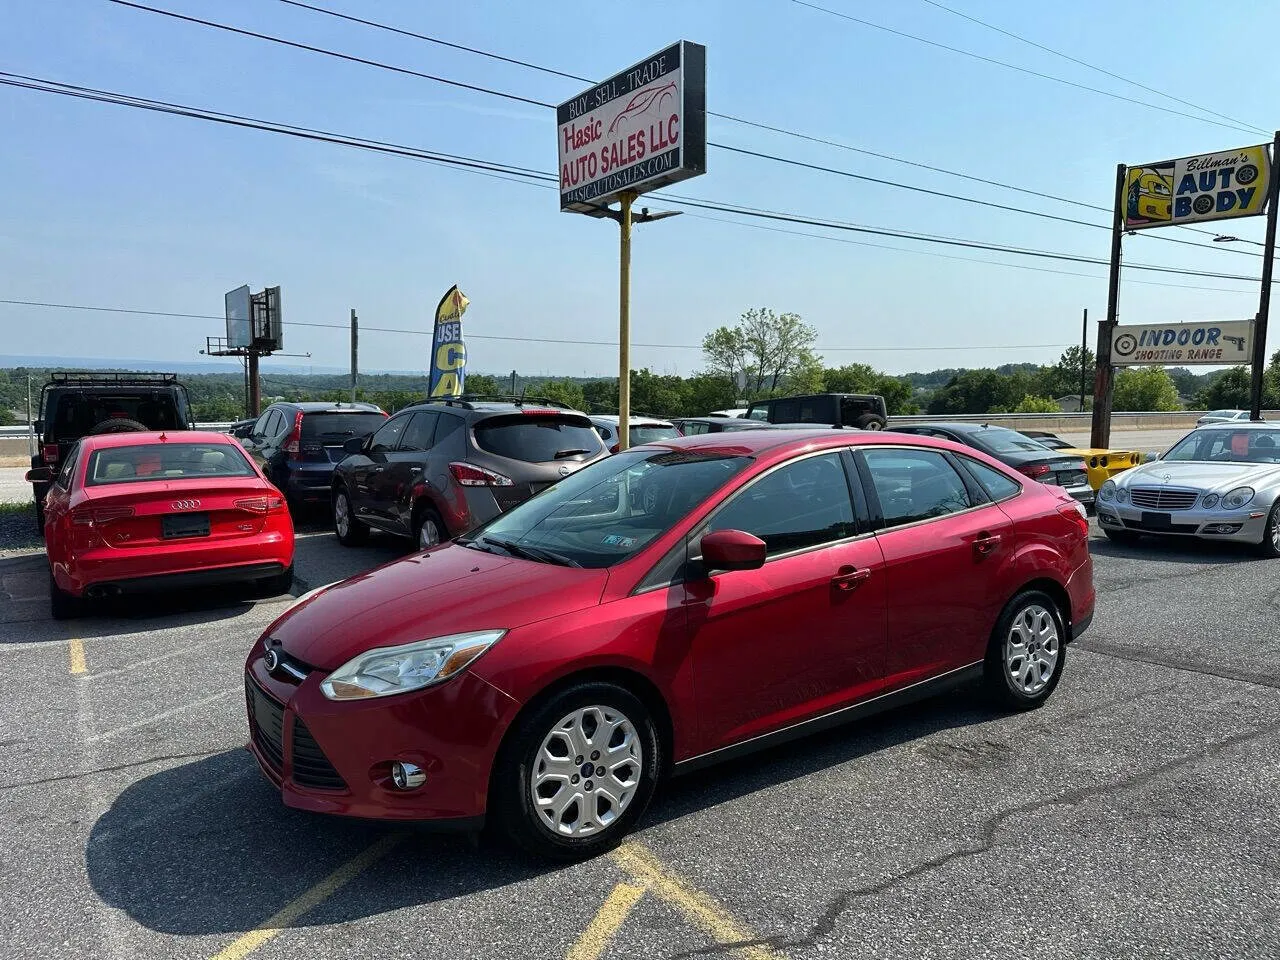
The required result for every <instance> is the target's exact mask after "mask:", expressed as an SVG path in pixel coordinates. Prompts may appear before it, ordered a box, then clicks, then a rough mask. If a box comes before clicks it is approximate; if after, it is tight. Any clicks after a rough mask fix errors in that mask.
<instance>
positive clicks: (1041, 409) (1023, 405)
mask: <svg viewBox="0 0 1280 960" xmlns="http://www.w3.org/2000/svg"><path fill="white" fill-rule="evenodd" d="M1061 412H1062V408H1061V407H1060V406H1058V401H1057V400H1053V399H1051V398H1049V397H1032V396H1026V397H1023V398H1022V400H1021V401H1020V402H1019V403H1018V405H1017V406H1016V407H1014V408H1013V409H1012V410H1011V411H1010V413H1061Z"/></svg>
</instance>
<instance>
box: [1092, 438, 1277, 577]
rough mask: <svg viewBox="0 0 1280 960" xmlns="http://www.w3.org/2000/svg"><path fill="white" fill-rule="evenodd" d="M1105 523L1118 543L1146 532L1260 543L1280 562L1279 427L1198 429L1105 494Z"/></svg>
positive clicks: (1101, 495) (1112, 483)
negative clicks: (1279, 558) (1279, 559)
mask: <svg viewBox="0 0 1280 960" xmlns="http://www.w3.org/2000/svg"><path fill="white" fill-rule="evenodd" d="M1098 525H1099V526H1100V527H1101V528H1102V532H1103V533H1105V534H1106V535H1107V537H1108V538H1109V539H1111V540H1114V541H1117V542H1125V541H1131V540H1133V539H1135V538H1136V537H1138V536H1139V535H1141V534H1153V535H1158V536H1164V537H1168V536H1182V537H1200V538H1202V539H1205V540H1232V541H1240V542H1243V543H1250V544H1254V545H1256V547H1257V550H1258V552H1259V553H1261V554H1262V555H1263V556H1264V557H1280V426H1277V425H1276V424H1274V423H1250V422H1245V423H1216V424H1210V425H1209V426H1204V427H1198V428H1197V429H1195V430H1192V431H1191V432H1190V433H1189V434H1187V435H1186V436H1185V437H1183V438H1182V439H1181V440H1179V441H1178V442H1177V443H1176V444H1174V446H1173V447H1172V448H1171V449H1170V450H1169V452H1168V453H1166V454H1164V455H1163V456H1162V457H1160V459H1159V460H1155V461H1151V462H1148V463H1144V464H1142V465H1141V466H1138V467H1134V468H1133V469H1132V470H1126V471H1125V472H1124V473H1122V474H1120V475H1119V476H1117V477H1113V478H1112V479H1110V480H1108V481H1107V482H1106V483H1104V484H1103V485H1102V488H1101V489H1100V490H1099V491H1098Z"/></svg>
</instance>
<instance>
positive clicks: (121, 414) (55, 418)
mask: <svg viewBox="0 0 1280 960" xmlns="http://www.w3.org/2000/svg"><path fill="white" fill-rule="evenodd" d="M49 419H50V421H51V422H50V428H51V431H50V432H51V435H52V438H53V439H54V440H79V439H80V438H81V437H83V436H85V435H86V434H88V433H89V432H90V431H92V430H93V428H94V427H96V426H98V424H100V423H102V422H104V421H107V420H133V421H136V422H137V423H140V424H142V425H143V426H144V427H146V428H147V429H148V430H181V429H182V427H183V426H184V424H183V422H182V417H181V415H180V414H179V412H178V406H177V404H176V403H175V402H174V399H173V396H172V395H171V394H168V393H155V394H152V393H118V392H112V391H104V392H103V393H66V394H62V395H61V396H59V397H58V401H57V408H56V411H55V413H54V414H53V415H52V416H51V417H50V418H49Z"/></svg>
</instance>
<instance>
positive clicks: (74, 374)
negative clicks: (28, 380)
mask: <svg viewBox="0 0 1280 960" xmlns="http://www.w3.org/2000/svg"><path fill="white" fill-rule="evenodd" d="M49 382H50V383H58V384H75V383H83V384H95V385H98V384H127V385H129V386H141V385H146V386H159V385H163V384H169V383H177V382H178V375H177V374H176V373H127V372H126V373H117V372H109V371H101V370H58V371H56V372H54V373H51V374H49Z"/></svg>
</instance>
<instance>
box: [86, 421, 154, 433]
mask: <svg viewBox="0 0 1280 960" xmlns="http://www.w3.org/2000/svg"><path fill="white" fill-rule="evenodd" d="M150 429H151V428H150V427H148V426H147V425H146V424H145V423H139V422H138V421H137V420H125V419H123V418H120V419H115V420H103V421H102V422H101V423H99V424H97V425H96V426H95V427H94V428H93V429H92V430H90V431H89V433H90V435H92V436H97V435H98V434H100V433H138V432H139V431H145V430H150Z"/></svg>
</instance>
